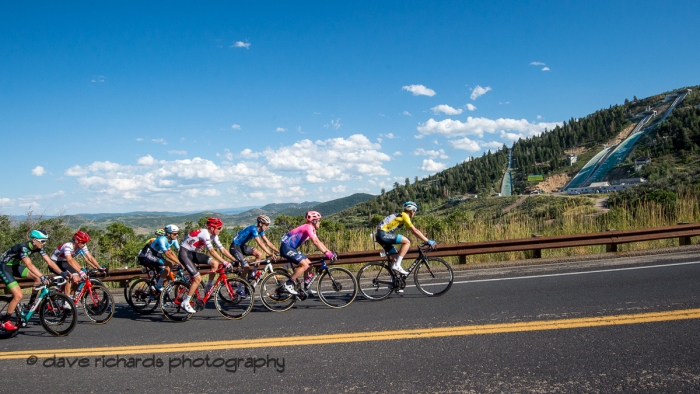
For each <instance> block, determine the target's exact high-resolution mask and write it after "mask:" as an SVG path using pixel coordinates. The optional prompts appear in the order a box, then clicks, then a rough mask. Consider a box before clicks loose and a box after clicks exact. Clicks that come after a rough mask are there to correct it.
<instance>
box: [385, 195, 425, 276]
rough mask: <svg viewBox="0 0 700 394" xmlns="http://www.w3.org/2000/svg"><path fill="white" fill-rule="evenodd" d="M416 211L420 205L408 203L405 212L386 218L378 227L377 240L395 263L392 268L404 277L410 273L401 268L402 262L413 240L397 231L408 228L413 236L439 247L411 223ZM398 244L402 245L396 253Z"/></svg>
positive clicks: (404, 208)
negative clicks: (400, 228) (402, 227)
mask: <svg viewBox="0 0 700 394" xmlns="http://www.w3.org/2000/svg"><path fill="white" fill-rule="evenodd" d="M416 211H418V204H416V203H415V202H413V201H407V202H406V203H405V204H403V212H400V213H394V214H391V215H389V216H387V217H385V218H384V220H382V221H381V222H380V223H379V225H378V226H377V234H376V238H375V239H376V240H377V242H378V243H379V244H380V245H381V246H382V247H383V248H384V250H385V251H386V253H387V255H388V256H389V257H390V258H391V260H392V261H393V262H394V264H393V265H392V267H391V268H392V269H393V270H394V271H396V272H398V273H400V274H402V275H407V274H408V272H406V270H404V269H403V268H402V267H401V261H402V260H403V257H404V256H405V255H406V253H407V252H408V249H409V248H410V247H411V240H410V239H408V237H404V236H402V235H401V234H396V230H398V228H399V227H401V226H404V227H407V228H408V229H410V230H411V232H412V233H413V235H415V236H416V237H418V238H419V239H421V240H423V241H424V242H427V243H428V244H429V245H430V246H432V247H433V248H435V247H436V246H437V242H435V241H433V240H431V239H428V238H427V237H426V236H425V235H423V233H421V232H420V230H418V229H417V228H416V227H415V226H414V225H413V223H411V219H413V217H414V216H415V215H416ZM397 244H399V245H401V248H400V249H399V250H398V251H396V248H395V247H394V245H397ZM397 254H398V256H397Z"/></svg>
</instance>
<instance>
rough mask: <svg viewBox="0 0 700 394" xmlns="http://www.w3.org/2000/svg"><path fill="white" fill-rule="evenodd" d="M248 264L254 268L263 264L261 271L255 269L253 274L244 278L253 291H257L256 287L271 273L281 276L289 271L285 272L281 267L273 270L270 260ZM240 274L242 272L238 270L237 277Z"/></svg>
mask: <svg viewBox="0 0 700 394" xmlns="http://www.w3.org/2000/svg"><path fill="white" fill-rule="evenodd" d="M249 264H250V265H251V266H255V267H257V266H258V265H259V264H265V268H263V269H262V270H260V269H256V270H255V271H254V273H253V272H251V274H250V275H248V278H244V279H246V280H247V281H248V283H249V284H250V287H252V288H253V291H257V289H258V285H259V284H261V283H262V281H263V280H264V279H265V277H266V276H268V275H270V274H272V273H275V272H276V273H279V274H282V275H284V274H287V273H289V271H288V270H286V269H285V268H281V267H278V268H275V266H274V265H273V263H272V260H270V259H265V260H260V261H253V262H250V263H249ZM242 272H243V270H242V269H239V270H238V274H239V275H240V274H241V273H242Z"/></svg>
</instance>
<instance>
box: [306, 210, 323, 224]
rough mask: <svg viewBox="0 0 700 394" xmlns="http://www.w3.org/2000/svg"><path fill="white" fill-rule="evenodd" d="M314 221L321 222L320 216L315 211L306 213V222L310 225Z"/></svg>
mask: <svg viewBox="0 0 700 394" xmlns="http://www.w3.org/2000/svg"><path fill="white" fill-rule="evenodd" d="M315 220H321V214H320V213H318V212H316V211H309V212H306V221H307V222H308V223H311V222H313V221H315Z"/></svg>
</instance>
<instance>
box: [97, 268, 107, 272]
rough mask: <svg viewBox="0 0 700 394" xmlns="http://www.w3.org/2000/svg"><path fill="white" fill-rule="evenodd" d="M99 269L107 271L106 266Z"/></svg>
mask: <svg viewBox="0 0 700 394" xmlns="http://www.w3.org/2000/svg"><path fill="white" fill-rule="evenodd" d="M99 269H100V271H102V272H105V271H107V267H100V268H99Z"/></svg>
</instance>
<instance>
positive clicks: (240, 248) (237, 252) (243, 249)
mask: <svg viewBox="0 0 700 394" xmlns="http://www.w3.org/2000/svg"><path fill="white" fill-rule="evenodd" d="M253 250H254V249H253V248H252V247H250V246H248V245H236V244H231V247H230V248H229V250H228V251H229V252H231V256H233V257H235V258H236V262H237V263H239V264H240V265H241V267H245V266H246V265H248V261H247V260H246V259H245V256H252V255H253Z"/></svg>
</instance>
